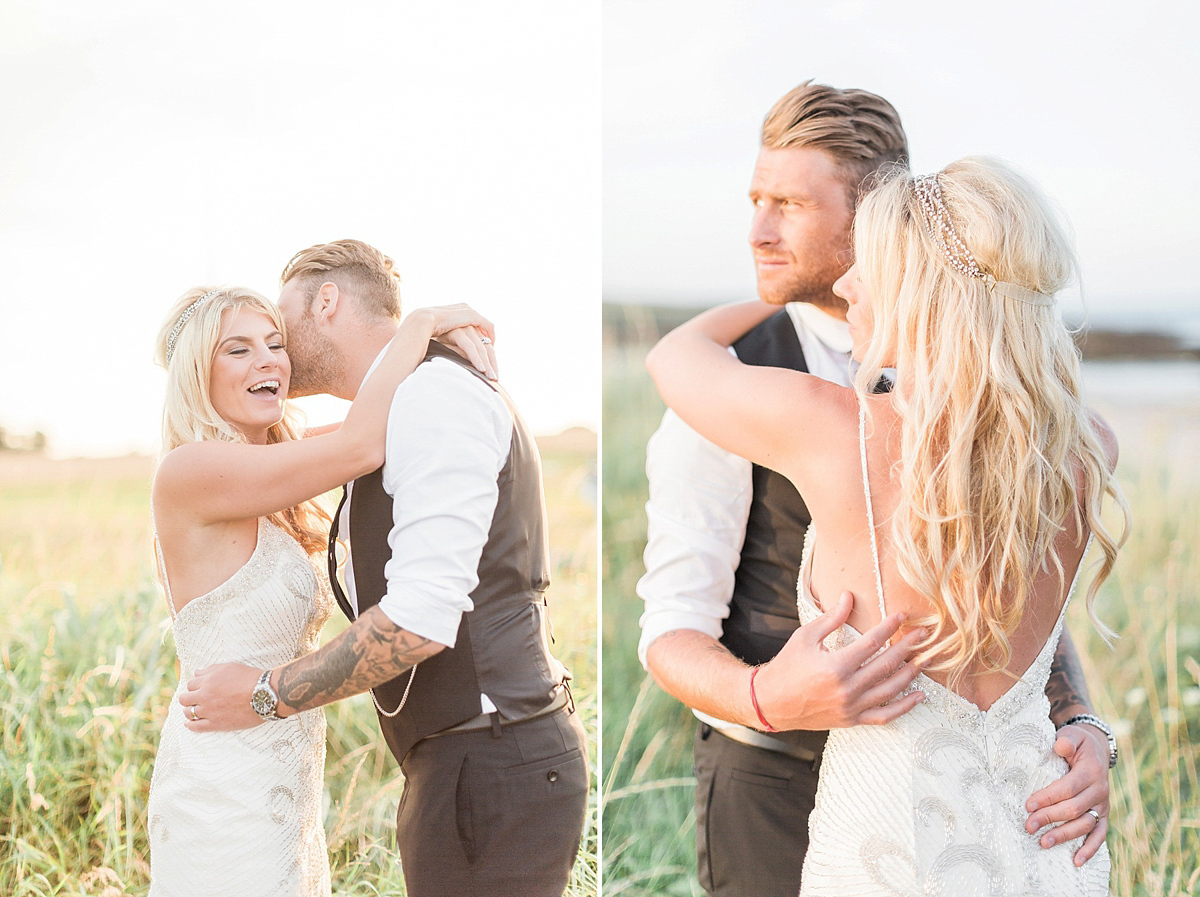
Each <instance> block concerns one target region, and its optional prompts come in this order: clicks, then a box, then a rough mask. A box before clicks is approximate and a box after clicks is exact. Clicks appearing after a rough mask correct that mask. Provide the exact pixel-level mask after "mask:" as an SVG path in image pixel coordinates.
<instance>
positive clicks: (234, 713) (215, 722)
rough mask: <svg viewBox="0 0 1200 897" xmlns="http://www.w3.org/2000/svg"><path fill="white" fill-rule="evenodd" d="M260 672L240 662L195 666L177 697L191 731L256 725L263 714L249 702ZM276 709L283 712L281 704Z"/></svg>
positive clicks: (233, 728) (227, 729) (221, 730)
mask: <svg viewBox="0 0 1200 897" xmlns="http://www.w3.org/2000/svg"><path fill="white" fill-rule="evenodd" d="M260 675H262V670H259V669H255V668H254V667H249V666H246V665H245V664H241V663H217V664H213V665H212V666H210V667H205V668H204V669H202V670H197V671H196V673H195V675H193V676H192V678H191V679H189V680H188V683H187V687H186V688H184V690H183V691H181V692H180V693H179V697H178V699H177V700H178V701H179V703H180V704H181V705H182V706H183V716H184V719H185V720H186V721H187V722H186V725H187V727H188V728H189V729H191V730H192V731H193V732H230V731H233V730H235V729H249V728H252V727H253V726H257V725H260V724H261V723H262V722H263V718H262V717H260V716H259V715H258V714H257V713H255V712H254V708H253V707H252V706H251V705H250V697H251V695H252V694H253V693H254V689H255V687H256V686H257V685H258V677H259V676H260ZM277 712H279V713H280V715H281V716H283V715H285V712H284V710H283V708H282V706H280V707H279V708H278V711H277Z"/></svg>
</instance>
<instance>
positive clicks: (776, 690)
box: [755, 592, 925, 730]
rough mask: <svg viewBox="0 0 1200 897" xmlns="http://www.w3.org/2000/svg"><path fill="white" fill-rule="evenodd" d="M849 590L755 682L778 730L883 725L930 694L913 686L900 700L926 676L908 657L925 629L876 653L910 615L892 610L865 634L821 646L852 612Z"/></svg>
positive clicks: (800, 631) (804, 628) (793, 638)
mask: <svg viewBox="0 0 1200 897" xmlns="http://www.w3.org/2000/svg"><path fill="white" fill-rule="evenodd" d="M853 605H854V601H853V597H852V596H851V595H850V593H849V592H846V593H843V594H842V597H841V598H840V599H839V600H838V603H837V606H836V607H834V609H833V610H832V611H830V612H828V613H825V614H822V615H821V616H820V617H818V618H817V619H815V620H813V621H812V622H811V623H806V624H805V625H803V626H801V627H800V628H799V629H797V630H796V631H795V632H794V633H792V636H791V638H789V639H788V642H787V644H786V645H784V647H783V650H781V651H780V652H779V654H778V655H776V657H775V658H774V659H773V660H771V661H769V662H768V663H766V664H764V665H763V666H762V667H761V668H760V669H759V673H758V676H757V681H756V683H755V691H756V694H757V697H758V702H759V706H760V708H761V709H762V713H763V716H765V717H766V719H767V720H768V721H769V722H770V723H771V725H772V726H774V727H775V728H776V729H779V730H785V729H812V730H820V729H836V728H845V727H847V726H861V725H876V726H878V725H883V724H884V723H889V722H891V721H892V720H894V719H896V718H897V717H899V716H902V715H904V714H905V713H907V712H908V711H910V710H912V708H913V707H915V706H917V704H919V703H920V702H921V701H922V700H924V698H925V695H924V694H923V693H922V692H919V691H914V692H911V693H910V694H907V695H905V696H904V697H903V698H901V699H899V700H896V699H897V697H898V696H899V694H900V692H902V691H904V689H905V688H907V687H908V686H909V685H910V684H911V683H912V681H913V680H914V679H915V678H916V677H917V674H918V673H920V669H919V668H918V667H917V666H916V665H915V664H913V663H911V662H910V661H909V655H910V654H911V652H912V647H913V645H915V644H916V643H917V642H918V641H920V640H921V638H923V637H924V633H923V631H922V630H920V629H916V630H913V631H911V632H908V633H905V635H904V636H903V637H902V638H900V639H897V641H896V643H895V644H893V645H891V646H890V647H888V648H887V649H886V650H884V651H883V652H882V653H880V654H879V656H878V657H872V655H874V654H875V653H876V652H877V651H879V650H880V649H881V648H883V647H884V646H885V645H886V644H887V641H888V639H889V638H891V637H892V636H893V635H895V634H896V632H897V631H898V630H899V628H900V625H901V624H902V623H903V621H904V618H903V615H902V614H892V615H891V616H889V617H887V618H885V619H884V620H883V621H882V622H881V623H879V624H878V625H877V626H875V627H873V628H872V629H869V630H868V631H867V632H865V633H863V635H862V637H861V638H859V639H856V640H855V641H853V642H851V643H850V644H849V645H846V646H845V647H843V648H839V649H837V650H835V651H830V650H828V649H826V648H825V646H824V645H823V644H822V642H823V641H824V639H825V637H826V636H828V635H829V634H830V633H832V632H834V631H835V630H837V628H838V627H839V626H841V625H842V624H843V623H845V622H846V620H847V618H848V617H849V616H850V610H851V608H852V607H853Z"/></svg>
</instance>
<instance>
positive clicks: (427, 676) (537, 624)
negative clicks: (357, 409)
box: [335, 342, 570, 760]
mask: <svg viewBox="0 0 1200 897" xmlns="http://www.w3.org/2000/svg"><path fill="white" fill-rule="evenodd" d="M431 358H446V359H448V360H450V361H452V362H454V363H456V364H459V365H461V366H462V367H463V368H464V369H466V370H468V371H470V372H471V373H473V374H475V375H476V377H478V379H479V382H480V388H486V389H493V390H495V391H496V392H497V393H498V394H499V395H500V397H501V398H502V399H503V400H504V402H505V404H506V405H507V406H508V409H509V412H510V413H511V414H512V419H513V428H512V442H511V444H510V447H509V453H508V460H507V461H506V462H505V464H504V468H503V469H502V470H501V471H500V476H499V480H498V485H499V497H498V499H497V502H496V510H495V513H494V515H493V517H492V525H491V528H490V530H489V532H488V538H487V542H486V544H485V545H484V547H483V554H482V556H481V557H480V560H479V585H478V586H477V587H476V588H475V590H474V591H473V592H471V600H472V602H473V603H474V609H473V610H471V611H470V612H469V613H465V614H463V617H462V620H461V621H460V623H459V627H458V637H457V641H456V643H455V645H454V647H453V648H446V649H445V650H443V651H441V652H440V653H438V654H437V655H435V656H434V657H432V658H430V659H429V660H426V661H423V662H422V663H420V664H419V665H418V667H417V669H416V673H415V674H414V675H413V678H412V688H411V689H410V691H409V695H408V699H407V701H406V702H405V704H404V708H403V709H402V710H401V711H400V713H399V714H397V715H396V716H394V717H388V716H385V715H383V714H382V713H381V714H379V725H380V727H381V728H382V729H383V734H384V738H385V739H386V740H387V743H388V747H389V748H390V749H391V751H392V754H393V755H394V756H395V757H396V759H397V760H403V759H404V756H405V754H407V753H408V751H409V750H410V749H411V748H412V746H413V745H414V744H416V743H417V742H418V741H420V740H421V739H422V738H424V737H425V736H427V735H432V734H433V733H435V732H440V731H441V730H443V729H447V728H449V727H451V726H455V725H457V724H459V723H461V722H465V721H466V720H468V719H471V718H472V717H476V716H478V715H479V714H480V695H481V694H486V695H487V696H488V697H489V698H490V699H491V701H492V703H493V704H495V705H496V708H497V709H498V710H499V712H500V715H501V716H503V717H504V718H506V719H519V718H521V717H524V716H528V715H529V714H531V713H533V712H535V711H537V710H540V709H542V708H543V707H545V706H546V704H548V703H549V702H550V700H551V699H552V698H553V696H554V692H555V690H556V689H557V688H558V686H559V685H560V684H561V683H562V682H563V681H564V680H565V679H568V678H570V674H569V673H568V672H567V670H566V668H565V667H564V666H563V665H562V664H561V663H559V661H558V660H557V659H555V657H554V656H553V655H552V654H551V653H550V647H549V641H550V619H549V615H548V611H547V606H546V596H545V592H546V588H547V587H548V586H549V584H550V569H549V562H548V556H549V546H548V541H547V533H546V508H545V499H544V497H543V494H542V469H541V459H540V457H539V455H538V450H537V445H536V443H535V442H534V440H533V437H532V436H531V435H530V433H529V431H528V429H527V428H526V426H525V423H524V421H523V420H522V419H521V416H520V415H519V414H518V413H517V410H516V408H515V407H514V406H513V404H512V401H511V400H510V399H509V397H508V395H507V394H506V393H505V392H504V390H503V389H500V388H499V387H498V386H497V385H496V384H494V383H492V382H491V381H489V380H487V379H486V378H485V377H484V376H483V375H482V374H480V373H479V372H478V371H476V370H475V369H474V368H473V367H471V366H470V365H469V364H468V363H467V362H466V361H464V360H463V359H462V358H461V357H460V356H458V355H457V354H455V353H454V352H452V351H450V350H449V349H446V348H445V347H443V346H441V345H439V344H438V343H434V342H431V343H430V344H429V352H428V354H427V355H426V356H425V360H426V361H428V360H430V359H431ZM447 413H454V411H453V409H448V412H447ZM428 450H429V451H431V452H436V451H438V446H436V445H431V446H429V449H428ZM404 500H405V497H404V496H403V495H397V496H395V497H394V498H393V497H392V496H390V495H388V494H387V492H386V491H384V488H383V469H382V468H380V469H379V470H376V471H374V472H373V473H369V474H367V475H366V476H364V477H360V478H359V479H357V480H355V481H354V489H353V492H352V500H351V502H350V533H351V540H352V550H351V563H352V564H353V566H354V584H355V592H356V594H357V597H358V606H359V610H360V612H362V611H364V610H366V609H367V608H369V607H372V606H373V605H375V604H378V603H379V600H380V598H382V596H383V595H384V594H385V593H386V592H387V580H386V578H385V576H384V564H386V563H387V561H388V560H389V559H390V558H391V548H390V547H389V545H388V541H387V539H388V533H389V532H390V531H391V528H392V505H393V502H403V501H404ZM337 592H340V589H335V593H337ZM341 600H343V599H342V598H341V597H340V596H339V601H341ZM342 609H343V610H344V611H345V612H346V613H347V615H350V608H349V605H348V604H343V607H342ZM408 682H409V674H408V673H407V672H405V673H403V674H402V675H400V676H399V677H397V678H396V679H393V680H391V681H390V682H386V683H384V684H383V685H380V686H377V687H376V688H375V697H376V699H377V700H378V702H379V704H381V705H382V706H383V707H384V708H385V709H387V710H388V711H391V710H394V709H395V708H396V707H397V706H399V704H400V700H401V696H402V695H403V694H404V689H405V687H406V686H407V685H408Z"/></svg>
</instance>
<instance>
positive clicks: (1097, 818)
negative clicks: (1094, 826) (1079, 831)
mask: <svg viewBox="0 0 1200 897" xmlns="http://www.w3.org/2000/svg"><path fill="white" fill-rule="evenodd" d="M1088 812H1089V813H1091V814H1092V816H1094V817H1095V819H1096V822H1099V821H1100V813H1099V812H1098V811H1097V810H1095V809H1091V810H1088Z"/></svg>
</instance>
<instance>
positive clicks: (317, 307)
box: [311, 280, 342, 324]
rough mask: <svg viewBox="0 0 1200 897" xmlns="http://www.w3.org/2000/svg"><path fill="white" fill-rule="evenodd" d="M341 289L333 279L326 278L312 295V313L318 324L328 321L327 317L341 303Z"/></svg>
mask: <svg viewBox="0 0 1200 897" xmlns="http://www.w3.org/2000/svg"><path fill="white" fill-rule="evenodd" d="M341 299H342V295H341V291H340V290H339V289H338V285H337V284H336V283H334V282H333V281H330V280H327V281H325V282H324V283H323V284H321V287H320V289H318V290H317V295H316V296H315V297H313V302H312V309H311V311H312V315H313V317H314V318H316V319H317V323H319V324H327V323H329V319H330V318H332V317H333V315H334V314H335V313H336V312H337V310H338V306H339V305H340V304H341Z"/></svg>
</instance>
